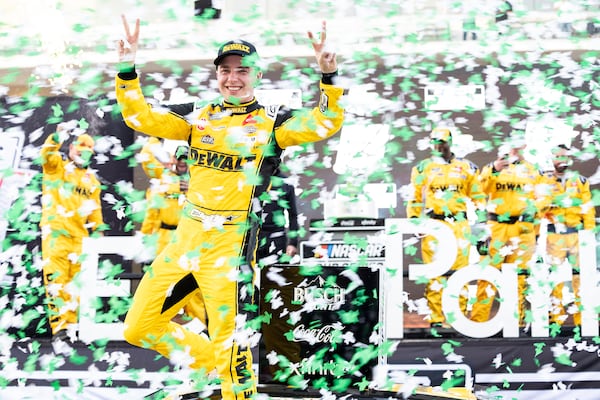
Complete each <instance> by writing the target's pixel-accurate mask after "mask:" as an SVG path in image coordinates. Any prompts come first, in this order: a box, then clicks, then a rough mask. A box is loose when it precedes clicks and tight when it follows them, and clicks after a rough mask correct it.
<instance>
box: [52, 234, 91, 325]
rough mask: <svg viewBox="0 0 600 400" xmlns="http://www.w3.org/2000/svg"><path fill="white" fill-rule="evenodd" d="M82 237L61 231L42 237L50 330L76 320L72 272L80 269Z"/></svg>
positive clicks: (75, 299)
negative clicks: (69, 235) (54, 235)
mask: <svg viewBox="0 0 600 400" xmlns="http://www.w3.org/2000/svg"><path fill="white" fill-rule="evenodd" d="M81 243H82V238H72V237H68V236H65V235H64V234H61V235H58V236H56V237H52V234H49V235H48V236H47V237H44V238H43V239H42V257H43V259H44V263H43V274H44V285H45V288H46V299H47V302H48V320H49V322H50V328H51V329H52V334H55V333H56V332H58V331H60V330H63V329H67V327H68V326H69V325H71V324H76V323H77V316H78V312H79V297H78V296H77V295H76V292H77V288H75V287H74V286H73V280H74V278H75V276H76V275H77V274H78V273H79V272H80V271H81V264H80V263H79V257H80V256H81Z"/></svg>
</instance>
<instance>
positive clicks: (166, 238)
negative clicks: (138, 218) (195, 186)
mask: <svg viewBox="0 0 600 400" xmlns="http://www.w3.org/2000/svg"><path fill="white" fill-rule="evenodd" d="M154 235H156V237H155V240H156V255H158V254H160V253H161V252H162V251H163V250H164V248H165V247H167V245H168V244H169V243H171V242H173V241H174V240H175V230H174V229H165V228H160V229H159V230H158V231H157V232H156V233H155V234H154ZM183 314H184V316H183V320H186V319H191V318H198V319H199V320H200V321H201V322H202V323H203V324H204V325H206V323H207V321H206V310H205V309H204V299H203V298H202V293H200V292H198V294H197V295H196V296H193V297H192V298H191V299H190V301H189V302H188V303H187V304H186V305H184V306H183Z"/></svg>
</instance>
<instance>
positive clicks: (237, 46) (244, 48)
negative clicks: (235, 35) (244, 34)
mask: <svg viewBox="0 0 600 400" xmlns="http://www.w3.org/2000/svg"><path fill="white" fill-rule="evenodd" d="M232 54H236V55H238V56H242V57H250V61H251V62H252V61H253V60H252V59H253V58H254V59H256V58H258V53H257V52H256V47H254V45H253V44H252V43H250V42H247V41H245V40H242V39H235V40H230V41H229V42H227V43H224V44H223V45H221V47H219V53H218V54H217V58H215V61H214V62H215V65H219V64H221V61H223V59H224V58H225V57H227V56H229V55H232Z"/></svg>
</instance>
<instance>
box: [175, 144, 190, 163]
mask: <svg viewBox="0 0 600 400" xmlns="http://www.w3.org/2000/svg"><path fill="white" fill-rule="evenodd" d="M189 151H190V148H189V147H187V146H183V145H181V146H177V149H175V158H176V159H178V160H181V159H182V158H187V156H188V152H189Z"/></svg>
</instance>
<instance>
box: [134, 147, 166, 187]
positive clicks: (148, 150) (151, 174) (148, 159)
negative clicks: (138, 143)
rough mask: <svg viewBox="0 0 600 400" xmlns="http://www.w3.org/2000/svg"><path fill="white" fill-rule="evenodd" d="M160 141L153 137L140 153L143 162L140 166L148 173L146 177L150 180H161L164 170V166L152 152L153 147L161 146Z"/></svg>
mask: <svg viewBox="0 0 600 400" xmlns="http://www.w3.org/2000/svg"><path fill="white" fill-rule="evenodd" d="M160 145H161V143H160V140H159V139H158V138H155V137H151V138H150V139H149V140H148V142H146V144H145V145H144V147H142V150H141V151H140V155H141V161H140V165H141V166H142V169H143V170H144V172H145V173H146V176H147V177H148V178H150V179H152V178H156V179H160V178H161V177H162V173H163V170H164V168H165V167H164V165H163V164H162V163H161V162H160V161H158V159H157V158H156V156H155V155H154V152H153V151H152V148H153V146H160Z"/></svg>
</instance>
